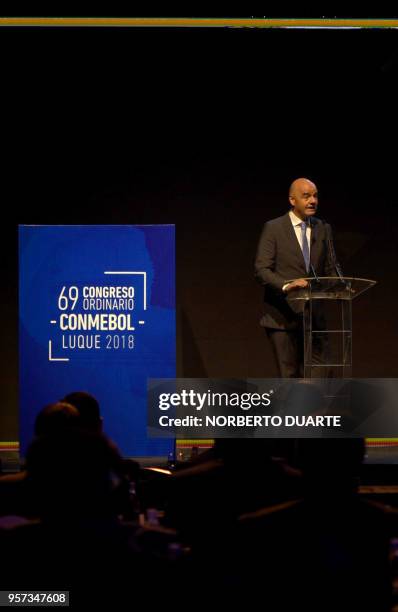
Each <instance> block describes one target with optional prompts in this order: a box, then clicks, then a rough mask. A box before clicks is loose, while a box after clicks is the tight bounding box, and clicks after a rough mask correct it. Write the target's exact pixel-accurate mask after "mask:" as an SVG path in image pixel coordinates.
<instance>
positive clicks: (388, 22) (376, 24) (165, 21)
mask: <svg viewBox="0 0 398 612" xmlns="http://www.w3.org/2000/svg"><path fill="white" fill-rule="evenodd" d="M0 26H29V27H31V26H38V27H59V26H61V27H68V26H72V27H78V26H83V27H98V26H99V27H173V28H180V27H181V28H186V27H201V28H203V27H211V28H224V27H230V28H245V27H248V28H295V27H297V28H398V19H337V18H336V19H320V18H317V19H267V18H262V19H260V18H245V19H238V18H204V17H193V18H189V17H0Z"/></svg>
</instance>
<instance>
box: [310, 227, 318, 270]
mask: <svg viewBox="0 0 398 612" xmlns="http://www.w3.org/2000/svg"><path fill="white" fill-rule="evenodd" d="M318 233H319V220H318V219H311V250H310V261H311V263H312V264H313V265H314V263H315V255H316V252H317V249H318Z"/></svg>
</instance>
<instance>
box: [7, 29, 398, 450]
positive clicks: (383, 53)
mask: <svg viewBox="0 0 398 612" xmlns="http://www.w3.org/2000/svg"><path fill="white" fill-rule="evenodd" d="M0 49H1V54H2V58H3V62H2V64H3V70H2V72H3V77H2V95H1V101H0V104H1V140H0V150H1V177H2V180H1V203H2V241H1V262H2V284H3V291H2V300H1V321H2V342H1V373H2V398H3V405H2V410H1V412H0V440H15V439H17V435H18V434H17V431H18V426H17V401H18V398H17V388H18V347H17V307H18V304H17V300H18V296H17V278H18V263H17V224H18V223H34V224H36V223H37V224H42V223H44V224H64V223H65V224H79V223H83V224H84V223H87V224H91V223H96V224H100V223H103V224H108V223H115V224H119V223H127V224H143V223H175V224H176V228H177V303H178V375H179V376H187V377H266V376H275V375H276V370H275V367H274V364H273V360H272V355H271V351H270V347H269V346H268V344H267V342H266V339H265V337H264V333H263V330H262V329H261V328H260V327H259V325H258V322H259V318H260V316H261V311H262V288H261V287H260V286H259V285H257V284H256V282H255V281H254V274H253V263H254V257H255V251H256V246H257V241H258V239H259V235H260V232H261V229H262V225H263V223H264V222H265V221H266V220H268V219H270V218H273V217H275V216H279V215H281V214H283V213H284V212H285V211H286V210H287V209H288V200H287V190H288V186H289V184H290V182H291V181H292V180H293V179H294V178H296V177H298V176H307V177H309V178H311V179H312V180H314V181H315V182H316V183H317V185H318V188H319V193H320V206H319V215H320V216H321V217H325V218H326V219H327V220H328V221H330V222H331V223H332V226H333V229H334V235H335V244H336V250H337V252H338V255H339V257H340V260H341V262H342V265H343V269H344V272H345V273H346V274H347V275H349V274H353V275H356V276H362V277H368V278H373V279H376V280H377V281H378V285H377V286H376V287H375V288H374V289H373V290H371V291H370V292H369V293H366V294H364V295H363V296H361V297H360V298H358V302H357V303H355V304H354V374H355V376H358V377H396V376H398V326H397V315H396V313H397V310H398V290H397V280H396V270H397V241H398V232H397V222H396V220H397V211H396V205H397V204H396V202H397V197H396V142H397V115H396V93H397V92H396V79H397V61H398V52H397V49H398V39H397V34H396V32H394V31H372V30H361V31H351V30H342V31H330V30H325V31H320V30H315V31H305V30H301V31H297V30H278V31H276V30H275V31H270V30H251V29H244V30H243V29H242V30H227V29H224V30H203V29H201V30H198V29H190V30H187V29H184V30H177V29H170V30H160V29H146V30H145V29H141V30H133V29H123V28H120V29H115V30H109V29H106V28H101V29H92V30H87V29H29V28H28V29H8V30H7V29H3V30H1V31H0ZM54 399H56V398H54ZM99 399H101V398H99ZM39 408H40V407H39V406H38V409H39Z"/></svg>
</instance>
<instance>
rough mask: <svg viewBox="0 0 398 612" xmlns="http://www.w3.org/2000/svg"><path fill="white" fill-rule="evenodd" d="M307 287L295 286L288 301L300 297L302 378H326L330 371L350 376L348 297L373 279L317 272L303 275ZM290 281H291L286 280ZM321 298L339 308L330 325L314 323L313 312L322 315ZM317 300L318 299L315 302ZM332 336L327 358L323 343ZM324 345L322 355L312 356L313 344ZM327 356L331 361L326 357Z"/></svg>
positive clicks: (296, 299)
mask: <svg viewBox="0 0 398 612" xmlns="http://www.w3.org/2000/svg"><path fill="white" fill-rule="evenodd" d="M305 280H306V281H307V282H308V285H307V287H305V288H302V289H296V290H294V291H292V292H291V295H290V294H289V297H288V301H289V302H293V301H298V300H301V301H304V302H305V304H304V308H303V331H304V378H312V377H313V376H314V375H315V376H316V377H322V378H329V377H330V376H331V374H330V372H331V371H332V369H333V372H334V373H336V371H337V373H338V376H335V374H334V377H335V378H337V377H338V378H351V376H352V300H353V299H354V298H357V297H358V296H359V295H361V293H364V291H367V289H370V288H371V287H373V285H375V284H376V281H374V280H369V279H367V278H353V277H351V276H341V277H335V276H318V277H310V278H306V279H305ZM287 282H291V281H287ZM322 300H329V301H330V300H332V301H334V302H335V303H336V304H337V306H338V309H339V315H338V317H337V318H335V321H334V324H333V326H332V328H330V329H328V324H327V323H326V321H325V325H319V318H320V317H319V316H318V323H317V325H314V313H315V312H316V311H318V315H319V313H321V316H322V310H323V309H322V307H321V304H320V302H321V301H322ZM318 302H319V303H318ZM332 338H333V345H334V347H335V348H336V350H335V351H334V355H333V358H332V360H331V353H330V351H329V350H328V348H327V346H328V344H329V339H332ZM316 344H318V345H319V344H322V345H323V346H324V351H323V358H322V359H321V360H319V359H318V357H317V358H315V353H316V351H315V350H314V346H315V345H316ZM330 360H331V361H330Z"/></svg>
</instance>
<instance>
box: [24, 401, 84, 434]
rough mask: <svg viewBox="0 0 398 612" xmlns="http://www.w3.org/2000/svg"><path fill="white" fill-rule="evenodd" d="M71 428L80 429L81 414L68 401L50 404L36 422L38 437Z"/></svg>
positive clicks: (35, 427) (41, 412)
mask: <svg viewBox="0 0 398 612" xmlns="http://www.w3.org/2000/svg"><path fill="white" fill-rule="evenodd" d="M71 427H80V414H79V411H78V410H77V408H75V406H73V405H72V404H70V403H67V402H66V401H62V402H56V403H54V404H48V406H45V407H44V408H43V409H42V410H40V412H39V414H38V415H37V417H36V420H35V426H34V431H35V435H36V436H49V435H54V434H57V433H60V432H62V431H64V430H66V429H69V428H71Z"/></svg>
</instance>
